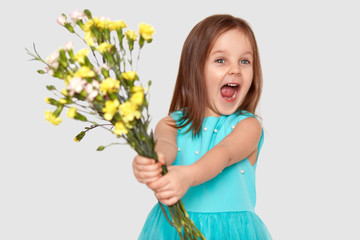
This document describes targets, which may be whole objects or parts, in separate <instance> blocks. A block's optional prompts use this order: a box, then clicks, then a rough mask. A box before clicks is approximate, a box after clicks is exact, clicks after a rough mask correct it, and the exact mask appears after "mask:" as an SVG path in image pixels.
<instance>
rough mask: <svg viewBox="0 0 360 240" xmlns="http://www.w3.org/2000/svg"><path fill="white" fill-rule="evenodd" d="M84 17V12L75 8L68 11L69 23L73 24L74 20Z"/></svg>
mask: <svg viewBox="0 0 360 240" xmlns="http://www.w3.org/2000/svg"><path fill="white" fill-rule="evenodd" d="M85 17H86V14H85V13H84V12H83V11H80V10H75V11H73V12H72V13H70V19H71V21H72V22H71V25H72V26H75V23H76V21H78V20H82V19H84V18H85Z"/></svg>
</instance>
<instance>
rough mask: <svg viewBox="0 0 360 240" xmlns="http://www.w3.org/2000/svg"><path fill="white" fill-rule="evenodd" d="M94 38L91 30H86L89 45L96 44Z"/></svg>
mask: <svg viewBox="0 0 360 240" xmlns="http://www.w3.org/2000/svg"><path fill="white" fill-rule="evenodd" d="M94 39H95V37H94V35H93V34H92V32H91V31H85V36H84V41H85V42H86V44H87V45H88V46H90V47H93V46H94V45H95V41H94Z"/></svg>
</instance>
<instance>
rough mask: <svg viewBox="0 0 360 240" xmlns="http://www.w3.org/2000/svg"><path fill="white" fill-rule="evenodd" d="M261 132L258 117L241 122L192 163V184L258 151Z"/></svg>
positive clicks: (211, 176) (198, 182)
mask: <svg viewBox="0 0 360 240" xmlns="http://www.w3.org/2000/svg"><path fill="white" fill-rule="evenodd" d="M261 134H262V128H261V124H260V122H259V121H258V120H257V119H256V118H254V117H251V118H247V119H244V120H242V121H241V122H239V123H238V124H237V125H236V126H235V128H234V130H233V131H232V132H231V133H230V134H229V135H228V136H226V137H225V138H224V139H223V140H222V141H221V142H220V143H218V144H217V145H216V146H214V147H213V148H212V149H210V151H208V152H207V153H206V154H204V155H203V157H202V158H200V159H199V160H198V161H197V162H195V163H193V164H192V165H190V167H189V175H191V176H192V177H190V179H191V180H192V181H191V186H196V185H199V184H201V183H203V182H206V181H208V180H210V179H212V178H214V177H215V176H216V175H218V174H219V173H220V172H221V171H222V170H223V169H224V168H225V167H227V166H230V165H232V164H234V163H237V162H239V161H241V160H243V159H245V158H247V157H249V156H250V155H252V153H257V147H258V144H259V141H260V137H261ZM256 157H257V154H255V158H256ZM255 160H256V159H255Z"/></svg>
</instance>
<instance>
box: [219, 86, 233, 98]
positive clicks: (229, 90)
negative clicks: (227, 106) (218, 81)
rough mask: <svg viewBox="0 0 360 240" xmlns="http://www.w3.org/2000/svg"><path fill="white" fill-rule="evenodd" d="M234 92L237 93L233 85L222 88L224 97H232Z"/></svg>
mask: <svg viewBox="0 0 360 240" xmlns="http://www.w3.org/2000/svg"><path fill="white" fill-rule="evenodd" d="M234 93H235V88H233V87H229V86H224V87H222V88H221V96H222V97H225V98H231V97H232V96H234Z"/></svg>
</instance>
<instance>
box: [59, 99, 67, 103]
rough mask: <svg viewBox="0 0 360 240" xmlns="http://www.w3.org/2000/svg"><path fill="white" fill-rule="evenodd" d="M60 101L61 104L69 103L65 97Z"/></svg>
mask: <svg viewBox="0 0 360 240" xmlns="http://www.w3.org/2000/svg"><path fill="white" fill-rule="evenodd" d="M59 103H60V104H66V103H67V101H66V99H65V98H61V99H60V100H59Z"/></svg>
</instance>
